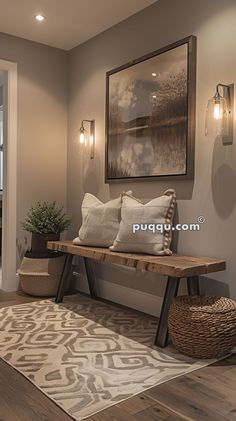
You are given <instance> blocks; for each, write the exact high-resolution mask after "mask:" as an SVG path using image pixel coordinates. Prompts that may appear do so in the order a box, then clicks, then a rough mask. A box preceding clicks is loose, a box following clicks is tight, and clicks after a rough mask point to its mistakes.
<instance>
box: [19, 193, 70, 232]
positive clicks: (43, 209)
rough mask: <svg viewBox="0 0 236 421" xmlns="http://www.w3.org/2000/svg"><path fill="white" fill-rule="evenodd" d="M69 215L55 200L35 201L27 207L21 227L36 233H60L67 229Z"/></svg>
mask: <svg viewBox="0 0 236 421" xmlns="http://www.w3.org/2000/svg"><path fill="white" fill-rule="evenodd" d="M70 223H71V217H70V216H69V215H66V214H65V213H64V212H63V207H61V208H60V207H58V206H57V205H56V202H55V201H54V202H53V203H48V202H43V203H40V202H37V203H36V204H35V205H33V206H31V208H30V209H29V211H28V213H27V216H26V218H25V221H24V222H22V227H23V228H24V229H25V230H26V231H28V232H32V233H36V234H60V233H61V232H63V231H65V230H66V229H68V227H69V226H70Z"/></svg>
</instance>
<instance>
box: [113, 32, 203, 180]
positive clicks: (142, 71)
mask: <svg viewBox="0 0 236 421" xmlns="http://www.w3.org/2000/svg"><path fill="white" fill-rule="evenodd" d="M191 38H192V37H189V39H188V40H187V41H186V40H185V42H182V43H181V42H180V43H179V44H178V45H176V46H174V47H173V46H171V48H168V47H167V49H164V51H163V50H161V52H156V53H153V54H154V55H153V54H152V55H150V56H148V57H147V56H145V58H142V59H139V60H135V62H134V63H131V64H130V63H129V64H128V65H127V66H122V68H119V69H115V70H113V71H111V72H108V73H107V109H106V121H107V128H106V129H107V144H106V181H107V182H110V181H111V182H112V181H113V180H114V181H118V180H124V181H125V180H131V179H146V178H153V177H165V176H167V177H169V176H176V177H178V176H186V175H187V173H188V171H187V170H188V168H187V167H188V163H189V162H190V161H191V157H190V156H188V154H190V153H192V147H189V148H188V143H191V144H192V141H193V139H190V138H189V137H191V136H192V137H193V136H194V132H193V112H194V110H193V109H192V110H191V103H192V101H191V100H189V99H191V98H193V94H194V92H193V91H194V82H193V83H190V81H191V77H190V75H189V73H190V70H191V69H192V71H193V72H194V71H195V69H194V66H193V63H190V59H191V57H190V56H189V42H190V41H191ZM192 80H193V81H194V77H193V75H192ZM191 89H192V92H191ZM191 118H192V121H190V120H191ZM190 126H191V127H190Z"/></svg>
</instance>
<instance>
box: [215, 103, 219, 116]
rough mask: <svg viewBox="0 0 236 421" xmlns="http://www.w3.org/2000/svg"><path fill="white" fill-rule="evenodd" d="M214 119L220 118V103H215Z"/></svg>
mask: <svg viewBox="0 0 236 421" xmlns="http://www.w3.org/2000/svg"><path fill="white" fill-rule="evenodd" d="M214 119H215V120H219V119H220V104H219V103H215V105H214Z"/></svg>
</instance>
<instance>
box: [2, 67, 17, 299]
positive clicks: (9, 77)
mask: <svg viewBox="0 0 236 421" xmlns="http://www.w3.org/2000/svg"><path fill="white" fill-rule="evenodd" d="M0 102H1V103H2V104H0V106H1V107H0V203H1V207H0V209H1V210H0V213H1V215H2V216H1V219H0V221H1V239H2V241H1V262H2V268H1V269H2V271H1V272H2V276H1V278H0V289H3V290H5V291H15V290H16V289H17V288H18V285H17V284H18V281H17V278H16V165H17V156H16V145H17V65H16V63H12V62H8V61H5V60H1V59H0ZM1 145H2V146H1ZM1 188H2V191H1Z"/></svg>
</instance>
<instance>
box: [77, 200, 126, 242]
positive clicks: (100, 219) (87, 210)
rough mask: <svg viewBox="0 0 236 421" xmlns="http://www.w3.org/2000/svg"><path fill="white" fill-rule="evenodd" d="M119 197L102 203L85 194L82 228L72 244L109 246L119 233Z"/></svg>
mask: <svg viewBox="0 0 236 421" xmlns="http://www.w3.org/2000/svg"><path fill="white" fill-rule="evenodd" d="M127 193H128V194H132V192H127ZM121 197H122V195H120V197H118V198H117V199H113V200H110V201H109V202H107V203H102V202H101V201H100V200H99V199H98V198H97V197H96V196H94V195H93V194H90V193H86V194H85V196H84V199H83V202H82V226H81V228H80V230H79V234H78V237H77V238H75V239H74V240H73V243H74V244H77V245H85V246H94V247H109V246H111V245H112V244H113V241H114V240H115V238H116V235H117V233H118V231H119V225H120V217H121V203H122V202H121Z"/></svg>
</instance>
